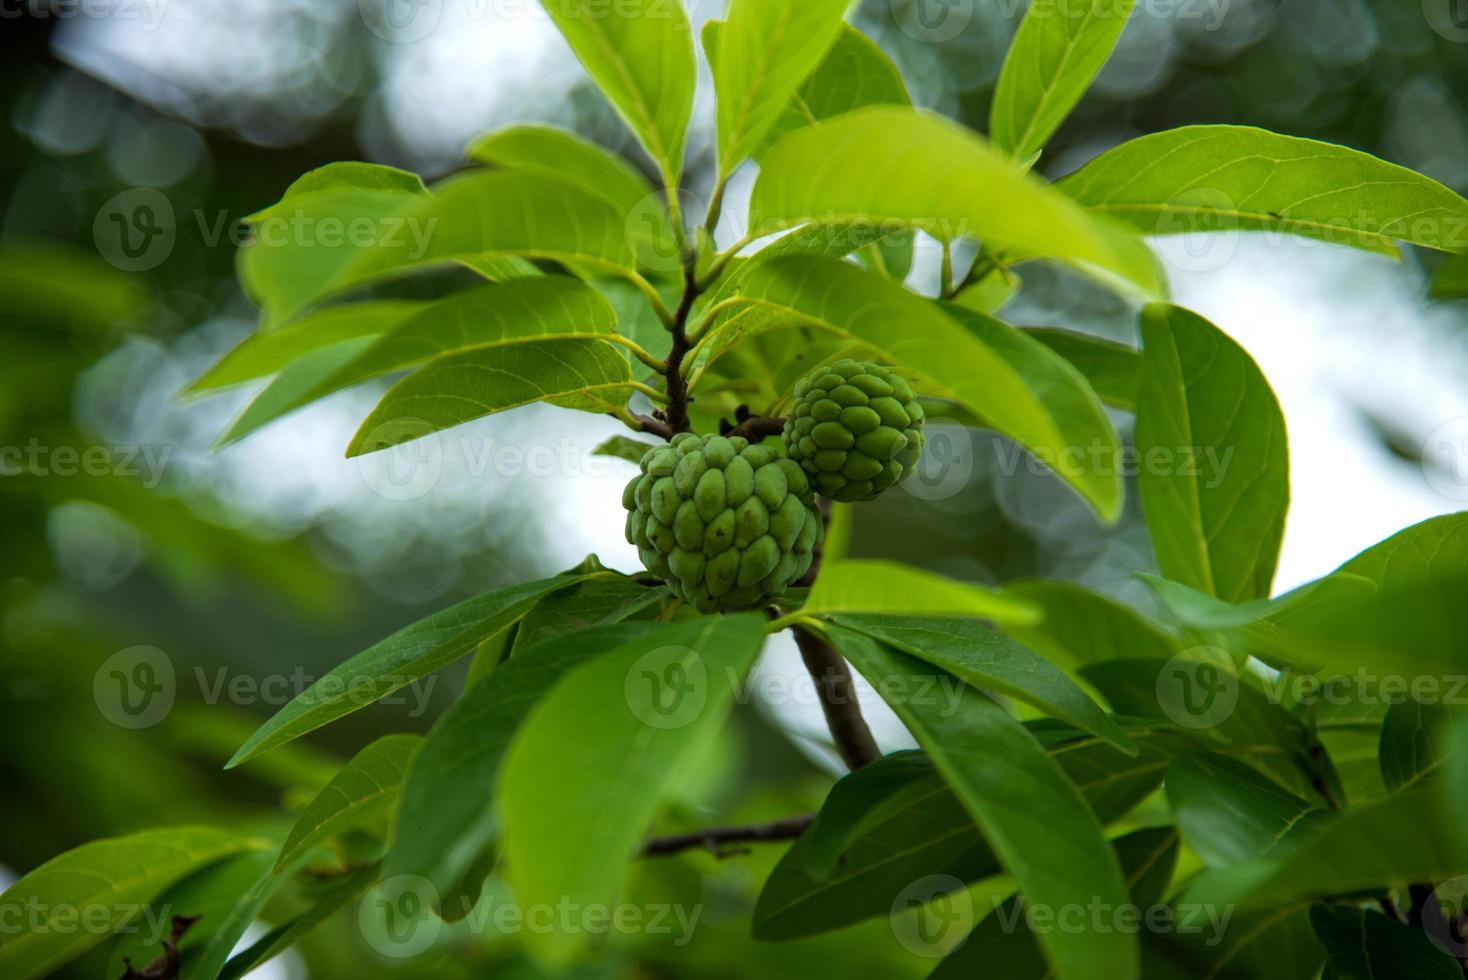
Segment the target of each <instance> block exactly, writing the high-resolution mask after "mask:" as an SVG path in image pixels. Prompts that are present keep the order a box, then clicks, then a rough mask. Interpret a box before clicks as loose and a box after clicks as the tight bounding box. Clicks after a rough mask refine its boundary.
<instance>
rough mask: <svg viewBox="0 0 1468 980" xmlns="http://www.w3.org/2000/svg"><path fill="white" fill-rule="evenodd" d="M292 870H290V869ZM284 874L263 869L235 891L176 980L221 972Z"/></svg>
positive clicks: (201, 979) (204, 978)
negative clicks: (248, 882) (245, 886)
mask: <svg viewBox="0 0 1468 980" xmlns="http://www.w3.org/2000/svg"><path fill="white" fill-rule="evenodd" d="M292 870H293V869H292ZM286 877H287V875H281V874H277V873H276V872H274V871H272V870H270V869H269V868H266V869H265V870H264V871H262V872H260V874H259V876H258V877H257V878H256V879H255V880H254V881H253V882H252V883H250V884H249V887H247V888H244V889H241V890H239V891H236V892H235V893H234V894H233V896H231V897H232V899H233V901H232V902H231V904H230V905H229V906H227V908H226V909H224V910H222V911H223V915H222V916H221V917H220V918H219V919H218V920H217V921H215V922H214V923H212V927H211V929H210V932H209V935H208V938H207V939H206V940H205V941H204V943H202V944H201V946H200V948H199V951H198V954H197V955H196V956H195V957H194V958H193V960H192V962H190V963H187V964H185V966H184V969H183V971H182V972H181V973H180V974H179V980H215V978H216V977H218V976H219V974H220V972H221V971H222V970H223V969H224V965H225V963H226V962H227V961H228V959H229V954H230V953H232V952H233V951H234V949H235V947H236V946H238V945H239V943H240V940H241V939H243V938H244V935H245V932H246V930H248V929H249V928H250V926H251V925H253V924H254V922H255V920H256V919H257V918H259V915H260V912H261V910H262V909H264V908H265V903H266V902H268V901H269V900H270V897H271V896H272V895H273V894H274V893H275V892H276V891H278V890H279V888H280V886H281V885H282V884H283V883H284V882H285V879H286Z"/></svg>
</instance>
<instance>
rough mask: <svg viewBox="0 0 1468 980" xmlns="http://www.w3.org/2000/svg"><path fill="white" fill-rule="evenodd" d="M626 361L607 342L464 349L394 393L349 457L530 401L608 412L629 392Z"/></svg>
mask: <svg viewBox="0 0 1468 980" xmlns="http://www.w3.org/2000/svg"><path fill="white" fill-rule="evenodd" d="M631 384H632V370H631V368H630V367H629V366H628V364H627V359H626V358H624V357H623V356H622V355H621V354H619V353H617V351H616V349H615V348H614V347H612V345H611V344H608V343H606V342H605V341H602V340H593V339H584V338H565V339H559V338H558V339H555V340H545V341H540V342H537V343H534V344H516V345H512V346H508V347H485V348H475V349H471V350H466V351H461V352H459V353H457V354H449V355H446V356H444V357H440V358H436V359H435V360H432V361H429V362H428V364H426V365H425V366H424V367H423V368H422V369H421V370H419V371H418V372H416V373H415V374H411V375H409V376H408V377H406V378H404V379H403V380H402V381H399V382H398V383H397V384H395V385H393V386H392V387H391V388H389V389H388V391H387V394H385V395H383V396H382V400H381V401H380V402H378V403H377V407H376V408H374V409H373V410H372V413H371V414H370V415H368V416H367V418H366V420H365V421H363V423H362V425H361V427H360V428H358V430H357V434H356V435H355V436H353V437H352V442H351V445H350V446H349V447H348V448H347V455H348V456H349V457H350V456H361V455H362V454H363V453H371V452H376V451H378V450H379V449H387V448H389V447H390V446H396V445H398V444H399V443H403V442H408V441H409V440H412V439H418V438H421V437H423V436H425V435H428V434H429V433H432V432H438V431H440V430H442V429H447V428H450V427H452V426H455V425H458V424H460V423H461V422H470V421H473V420H474V419H477V418H483V417H484V416H486V415H492V414H494V413H495V412H503V411H505V410H506V409H510V408H518V407H519V406H521V405H529V404H530V403H532V402H540V401H549V402H551V403H552V404H555V405H560V406H562V407H565V408H576V409H580V410H582V411H590V412H609V411H612V410H614V409H617V408H620V407H622V406H623V405H624V404H625V403H626V401H627V396H628V395H629V394H630V393H631V390H632V389H631Z"/></svg>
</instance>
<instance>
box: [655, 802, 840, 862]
mask: <svg viewBox="0 0 1468 980" xmlns="http://www.w3.org/2000/svg"><path fill="white" fill-rule="evenodd" d="M815 818H816V815H815V814H814V813H804V814H801V815H800V816H798V817H786V818H785V819H783V820H772V821H770V822H769V823H760V824H753V825H751V826H747V827H709V828H706V829H704V830H699V831H695V832H694V833H691V834H675V835H674V836H672V837H653V838H651V839H650V840H648V842H647V843H645V844H643V845H642V856H643V857H662V856H664V855H667V854H677V853H678V852H679V851H686V850H688V849H690V848H694V847H702V848H705V849H707V850H708V851H709V852H710V853H712V854H713V855H714V856H715V857H720V858H724V857H729V856H731V855H733V854H743V853H745V852H747V851H748V848H727V847H724V846H723V845H725V844H739V843H746V842H753V843H759V842H768V841H782V840H792V839H794V838H796V837H799V836H800V835H801V833H802V832H803V831H804V830H805V828H807V827H809V826H810V824H811V821H812V820H814V819H815Z"/></svg>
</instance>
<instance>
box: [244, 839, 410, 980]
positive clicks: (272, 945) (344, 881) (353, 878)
mask: <svg viewBox="0 0 1468 980" xmlns="http://www.w3.org/2000/svg"><path fill="white" fill-rule="evenodd" d="M381 873H382V867H381V865H379V864H369V865H367V866H365V867H363V868H361V869H360V870H358V871H355V872H353V873H352V874H350V875H347V876H346V877H344V878H341V879H338V880H336V881H333V882H331V883H330V884H329V885H328V886H327V887H326V888H325V889H324V890H323V891H322V892H321V893H320V894H319V895H317V896H315V899H314V901H313V904H311V905H310V907H308V908H307V909H306V911H304V912H302V913H301V914H300V915H298V916H296V917H295V918H293V919H291V920H289V921H287V922H283V923H281V924H280V925H278V926H276V927H275V928H274V929H271V930H270V931H269V932H267V933H266V934H265V935H263V936H261V937H260V938H259V939H258V940H256V941H255V942H254V943H252V944H251V945H250V946H249V947H248V948H247V949H245V950H243V951H241V952H240V953H238V954H237V955H235V956H233V957H231V958H230V959H229V961H228V962H227V963H225V964H224V969H223V970H221V971H220V972H219V980H240V978H241V977H244V976H246V975H248V974H249V973H250V972H251V971H252V970H255V969H257V968H259V967H260V966H262V965H264V964H265V963H267V962H269V961H270V960H272V959H274V958H275V957H276V956H279V955H280V954H281V953H283V952H285V951H286V950H287V949H289V948H290V947H292V946H294V945H295V944H296V943H297V942H299V941H300V939H301V938H302V937H303V936H305V935H306V934H307V933H309V932H310V931H311V930H312V929H315V928H316V927H317V926H319V925H320V924H321V923H322V922H324V921H326V920H327V919H328V918H330V917H331V916H332V915H333V914H334V913H335V912H337V911H338V910H339V909H341V908H342V907H343V906H345V905H347V904H348V903H350V902H353V901H355V900H356V899H357V898H358V897H360V896H361V895H362V893H363V892H365V891H366V890H367V889H369V888H371V887H372V885H373V884H374V883H375V882H376V881H377V879H378V877H379V875H380V874H381Z"/></svg>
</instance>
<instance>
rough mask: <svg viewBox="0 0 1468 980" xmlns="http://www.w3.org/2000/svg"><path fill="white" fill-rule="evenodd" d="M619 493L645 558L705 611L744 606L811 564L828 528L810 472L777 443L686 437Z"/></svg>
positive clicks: (647, 459) (649, 458) (648, 458)
mask: <svg viewBox="0 0 1468 980" xmlns="http://www.w3.org/2000/svg"><path fill="white" fill-rule="evenodd" d="M641 468H642V472H641V473H640V474H638V475H637V476H635V477H633V479H632V482H630V483H628V484H627V489H626V490H625V491H623V493H622V506H623V507H625V508H627V512H628V513H627V540H628V541H629V542H631V543H632V544H635V545H636V546H637V553H638V555H639V556H640V557H641V558H642V564H643V565H644V566H645V567H646V568H647V570H648V571H649V572H651V573H652V574H654V575H656V576H657V577H658V578H661V579H662V580H663V581H665V582H667V583H668V588H669V589H671V590H672V592H673V594H674V595H676V596H679V597H681V598H682V599H684V600H685V601H687V602H689V603H690V604H692V605H693V607H694V608H696V609H698V610H699V611H700V612H705V613H711V612H720V611H733V610H736V609H747V608H749V607H750V606H753V605H756V604H758V603H760V602H762V601H764V600H765V599H768V598H771V597H773V596H777V595H780V594H781V593H782V592H784V591H785V590H786V589H787V588H789V587H790V585H791V584H792V583H793V582H795V581H796V580H798V579H799V578H800V577H801V576H802V575H804V574H805V573H806V570H807V569H809V568H810V563H811V553H812V551H813V550H814V548H815V546H816V545H817V544H818V543H819V542H820V540H821V537H822V535H823V534H824V528H823V525H822V523H821V516H820V513H819V512H818V511H817V510H816V508H815V506H814V502H813V497H812V495H811V489H810V482H809V481H808V480H807V479H806V476H805V473H804V471H802V470H801V468H800V467H799V466H797V465H795V464H794V463H792V462H791V461H790V460H788V459H786V458H785V456H784V455H783V454H782V453H781V452H780V450H779V449H777V448H775V447H774V446H761V445H755V446H751V445H750V444H749V441H748V440H746V439H741V438H738V437H735V438H732V439H728V438H725V437H724V436H703V437H700V436H696V435H694V434H693V433H691V432H684V433H680V434H679V435H677V436H674V437H673V441H672V442H671V443H670V444H668V445H666V446H658V447H657V448H655V449H650V450H648V451H647V453H646V454H645V455H644V456H643V457H642V464H641Z"/></svg>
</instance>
